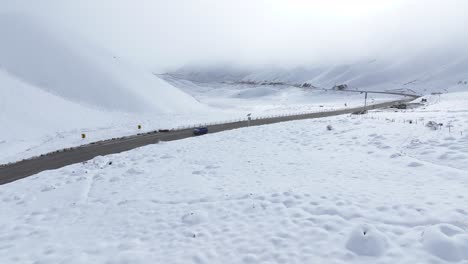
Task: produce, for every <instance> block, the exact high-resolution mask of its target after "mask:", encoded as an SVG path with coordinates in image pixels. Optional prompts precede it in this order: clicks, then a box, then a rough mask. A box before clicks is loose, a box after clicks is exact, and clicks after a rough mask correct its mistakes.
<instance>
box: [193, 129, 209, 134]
mask: <svg viewBox="0 0 468 264" xmlns="http://www.w3.org/2000/svg"><path fill="white" fill-rule="evenodd" d="M193 134H194V135H195V136H201V135H205V134H208V128H207V127H197V128H195V129H194V130H193Z"/></svg>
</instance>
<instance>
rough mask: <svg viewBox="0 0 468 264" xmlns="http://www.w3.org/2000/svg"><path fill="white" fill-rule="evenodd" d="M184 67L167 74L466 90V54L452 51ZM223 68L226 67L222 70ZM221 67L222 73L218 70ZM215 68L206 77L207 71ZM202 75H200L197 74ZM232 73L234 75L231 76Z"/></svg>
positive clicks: (324, 85) (357, 86) (425, 90)
mask: <svg viewBox="0 0 468 264" xmlns="http://www.w3.org/2000/svg"><path fill="white" fill-rule="evenodd" d="M192 69H193V70H192V71H191V72H189V71H188V70H187V68H183V69H182V70H179V71H175V72H173V73H170V75H171V76H175V77H178V78H183V79H187V80H191V81H196V82H213V81H219V80H220V78H219V76H229V77H230V78H228V79H227V81H234V82H243V83H249V82H255V83H262V82H265V81H266V82H284V83H287V84H302V83H304V82H308V83H311V84H312V85H314V86H316V87H321V88H332V87H333V86H334V85H337V84H348V86H349V87H350V88H351V89H369V90H391V89H409V90H414V91H417V92H419V93H423V94H424V93H429V92H436V91H437V92H448V91H466V90H468V85H467V81H468V72H467V69H468V57H467V56H465V55H463V54H456V53H452V52H449V53H445V54H437V53H435V54H434V53H428V54H419V55H414V56H413V57H408V58H405V59H397V60H395V61H392V62H389V61H387V60H377V59H374V60H367V61H360V62H356V63H353V64H342V65H329V66H307V67H306V66H302V67H296V68H281V67H264V68H262V69H258V68H257V69H254V70H250V71H249V72H247V71H243V72H242V73H243V74H238V73H239V72H240V71H239V70H236V69H234V70H229V68H226V67H224V68H220V69H216V70H215V69H207V68H206V67H205V68H203V69H201V70H200V69H198V70H197V69H195V68H192ZM225 70H227V71H225ZM222 71H225V72H224V73H221V72H222ZM213 72H215V73H216V74H213V76H211V78H210V73H213ZM200 76H203V78H199V77H200ZM232 76H237V79H233V78H232Z"/></svg>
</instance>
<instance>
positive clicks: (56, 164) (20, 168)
mask: <svg viewBox="0 0 468 264" xmlns="http://www.w3.org/2000/svg"><path fill="white" fill-rule="evenodd" d="M398 95H403V96H406V98H410V99H400V100H396V101H391V102H385V103H379V104H373V105H369V106H368V107H367V108H366V110H372V109H377V108H385V107H389V106H392V105H394V104H397V103H407V102H410V101H413V100H414V99H415V98H417V97H418V96H414V95H408V94H398ZM361 110H364V107H355V108H346V109H342V110H336V111H330V112H319V113H309V114H300V115H292V116H284V117H273V118H265V119H255V120H252V121H250V126H261V125H268V124H274V123H279V122H287V121H293V120H303V119H314V118H323V117H329V116H337V115H344V114H350V113H353V112H356V111H361ZM247 126H249V124H248V121H240V122H233V123H225V124H219V125H213V126H210V127H208V129H209V133H218V132H222V131H226V130H232V129H237V128H243V127H247ZM193 136H194V135H193V129H183V130H171V131H169V132H165V133H156V132H152V133H147V134H141V135H135V136H130V137H123V138H118V139H114V140H106V141H99V142H96V143H92V144H89V145H84V146H80V147H76V148H71V149H67V150H62V151H58V152H54V153H49V154H45V155H41V156H40V157H36V158H32V159H28V160H23V161H19V162H16V163H12V164H8V165H3V166H0V185H2V184H7V183H10V182H13V181H17V180H20V179H23V178H26V177H29V176H32V175H35V174H37V173H40V172H43V171H47V170H54V169H58V168H62V167H65V166H68V165H71V164H75V163H80V162H84V161H88V160H91V159H93V158H95V157H97V156H104V155H109V154H115V153H120V152H124V151H128V150H132V149H135V148H139V147H142V146H146V145H150V144H157V143H158V142H160V141H173V140H179V139H184V138H189V137H193Z"/></svg>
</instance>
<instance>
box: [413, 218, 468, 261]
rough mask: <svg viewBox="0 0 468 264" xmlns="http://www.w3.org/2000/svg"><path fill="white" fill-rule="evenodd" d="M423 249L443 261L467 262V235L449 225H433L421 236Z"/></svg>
mask: <svg viewBox="0 0 468 264" xmlns="http://www.w3.org/2000/svg"><path fill="white" fill-rule="evenodd" d="M422 243H423V245H424V248H425V249H426V250H427V251H428V252H429V253H430V254H432V255H434V256H437V257H439V258H441V259H443V260H446V261H451V262H458V261H461V260H468V233H466V232H465V231H464V230H463V229H461V228H458V227H456V226H453V225H449V224H440V225H434V226H431V227H429V228H427V229H426V230H425V231H424V234H423V241H422Z"/></svg>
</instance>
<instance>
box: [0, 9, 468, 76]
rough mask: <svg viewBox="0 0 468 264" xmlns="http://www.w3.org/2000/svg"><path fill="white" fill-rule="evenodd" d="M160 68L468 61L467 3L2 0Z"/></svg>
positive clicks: (19, 10)
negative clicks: (433, 58) (429, 57)
mask: <svg viewBox="0 0 468 264" xmlns="http://www.w3.org/2000/svg"><path fill="white" fill-rule="evenodd" d="M0 1H2V2H3V3H1V5H3V10H4V11H3V12H16V13H18V12H20V13H28V14H31V15H34V16H36V17H40V18H41V19H43V20H45V21H47V22H46V23H49V25H50V26H51V27H53V26H54V25H60V26H61V27H64V28H68V29H70V30H71V31H77V32H79V34H81V35H83V36H85V37H86V38H88V39H90V40H91V41H92V42H95V43H97V44H98V45H101V46H103V47H106V48H108V49H110V50H112V51H113V52H115V53H118V54H120V55H122V56H125V57H128V58H131V59H133V60H135V61H137V62H139V63H142V64H144V65H146V66H149V67H152V68H153V69H155V70H159V71H164V70H166V69H170V68H176V67H180V66H183V65H185V64H197V63H198V64H210V63H219V62H224V63H236V64H242V65H265V64H275V65H286V66H295V65H304V64H330V63H347V62H351V61H355V60H361V59H372V58H377V57H378V58H384V59H387V60H392V59H395V58H404V57H408V56H423V55H424V54H438V56H445V55H447V56H448V55H450V56H458V55H460V56H466V55H467V48H466V47H467V46H468V28H467V27H468V26H467V25H468V16H466V14H465V12H466V10H468V2H467V1H465V0H406V1H404V0H395V1H385V2H388V3H383V1H373V0H372V1H371V0H356V1H348V0H342V1H341V0H327V1H325V0H323V1H321V0H309V1H307V0H238V1H230V0H197V1H195V0H171V1H167V0H138V1H128V0H100V1H95V0H80V1H73V2H72V1H61V0H43V1H34V2H33V3H31V2H32V1H25V0H0Z"/></svg>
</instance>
